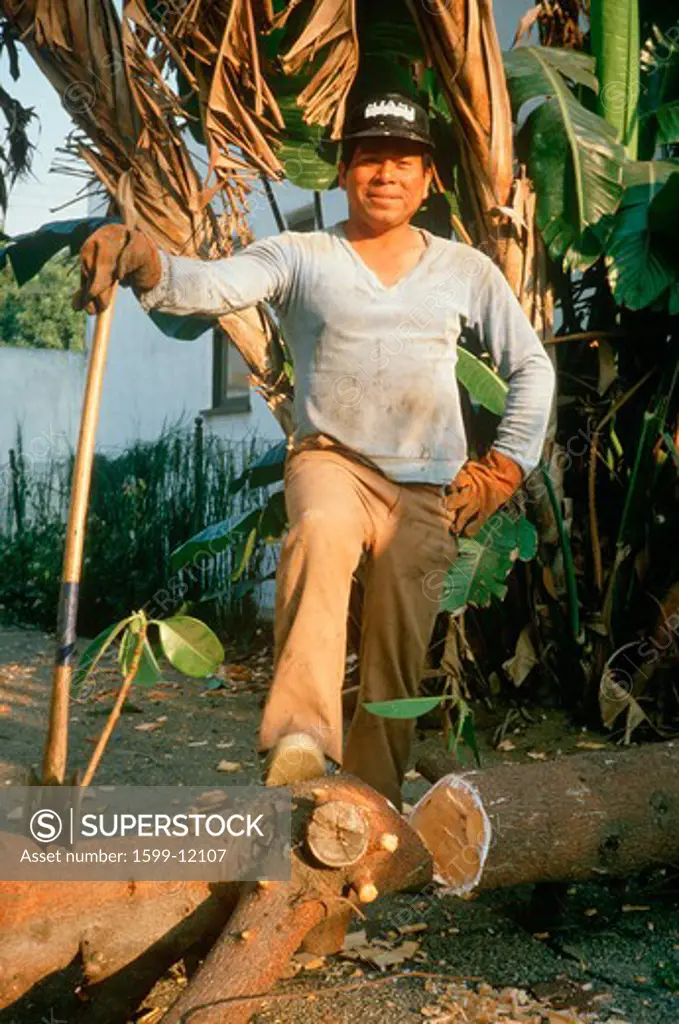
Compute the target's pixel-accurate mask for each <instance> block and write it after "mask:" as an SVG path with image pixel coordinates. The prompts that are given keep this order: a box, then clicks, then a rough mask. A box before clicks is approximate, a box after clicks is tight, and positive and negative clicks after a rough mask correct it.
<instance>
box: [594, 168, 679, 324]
mask: <svg viewBox="0 0 679 1024" xmlns="http://www.w3.org/2000/svg"><path fill="white" fill-rule="evenodd" d="M676 169H677V165H675V164H672V163H671V162H670V161H639V162H636V163H631V164H629V165H627V167H626V169H625V181H626V183H627V188H626V189H625V194H624V197H623V199H622V202H621V204H620V209H619V210H618V212H617V213H616V216H615V218H614V223H613V231H612V233H611V237H610V240H609V242H608V244H607V246H606V260H605V262H606V268H607V273H608V280H609V283H610V286H611V290H612V292H613V297H614V299H615V301H616V302H617V303H618V304H619V305H621V306H627V307H628V308H629V309H644V308H646V307H648V306H651V305H652V304H653V303H654V302H656V301H657V300H658V299H659V298H660V297H661V296H662V295H663V294H664V293H665V292H667V293H668V295H669V289H671V287H672V286H673V285H674V284H675V282H676V280H677V272H676V267H675V266H674V265H673V263H672V261H671V257H672V252H673V251H674V248H675V245H674V241H673V238H672V232H673V230H674V225H675V224H676V212H675V214H674V218H675V219H674V221H670V222H668V223H665V217H666V216H668V213H669V215H670V216H671V213H672V211H673V210H676V208H677V200H676V185H675V184H674V183H673V180H674V179H675V178H676V180H679V175H677V174H673V173H672V172H673V171H675V172H676ZM668 186H670V187H669V188H668V192H667V194H666V196H665V198H662V195H663V193H664V191H665V188H667V187H668ZM656 199H657V201H658V203H659V205H658V206H655V211H656V212H655V214H653V215H652V214H651V211H652V209H653V208H654V204H655V203H656ZM678 212H679V211H678ZM652 216H653V218H654V219H655V222H656V232H655V237H654V233H653V230H652V224H651V217H652ZM664 230H667V231H668V232H670V239H669V240H668V241H669V245H667V244H663V241H662V240H659V239H658V237H657V236H658V235H662V234H663V232H664Z"/></svg>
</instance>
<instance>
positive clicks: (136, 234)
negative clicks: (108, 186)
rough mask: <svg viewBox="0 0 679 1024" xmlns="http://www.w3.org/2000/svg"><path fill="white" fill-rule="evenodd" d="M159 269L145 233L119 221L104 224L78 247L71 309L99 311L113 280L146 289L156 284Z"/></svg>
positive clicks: (105, 303)
mask: <svg viewBox="0 0 679 1024" xmlns="http://www.w3.org/2000/svg"><path fill="white" fill-rule="evenodd" d="M161 272H162V265H161V262H160V253H159V251H158V246H157V245H156V243H155V242H153V241H152V240H151V239H150V238H149V237H148V235H145V234H144V232H143V231H137V230H135V231H130V230H129V229H128V228H126V227H125V226H124V225H123V224H107V225H106V226H105V227H103V228H99V230H98V231H95V232H94V234H92V235H90V237H89V238H88V239H87V241H86V242H85V244H84V245H83V247H82V249H81V250H80V290H79V291H77V292H76V293H75V295H74V296H73V308H74V309H84V310H86V312H88V313H101V311H102V310H103V309H106V307H107V306H108V304H109V303H110V301H111V294H112V292H113V285H114V283H115V282H116V281H120V283H121V284H122V285H124V286H125V287H132V288H134V290H135V291H136V292H147V291H149V290H150V289H151V288H155V286H156V285H157V284H159V283H160V278H161Z"/></svg>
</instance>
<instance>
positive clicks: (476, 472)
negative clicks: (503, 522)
mask: <svg viewBox="0 0 679 1024" xmlns="http://www.w3.org/2000/svg"><path fill="white" fill-rule="evenodd" d="M522 480H523V470H522V469H521V467H520V466H518V465H517V464H516V462H514V460H513V459H510V458H509V456H508V455H503V454H502V452H498V451H496V449H495V448H491V450H490V451H489V452H488V454H487V455H484V456H483V458H482V459H479V461H478V462H473V461H471V460H470V461H469V462H466V463H465V464H464V466H463V467H462V469H461V470H460V472H459V473H458V474H457V476H456V477H455V479H454V480H453V482H452V484H450V485H449V486H448V487H447V488H446V495H447V497H446V499H445V502H446V507H447V509H448V511H449V512H450V513H451V516H452V521H451V525H450V529H451V532H452V533H454V534H456V535H458V534H459V535H462V536H463V537H473V536H474V534H475V533H478V532H479V530H480V529H481V527H482V526H483V524H484V523H485V522H486V521H487V520H488V519H490V517H491V516H492V514H493V512H496V511H497V510H498V509H499V508H500V506H501V505H504V503H505V502H506V501H509V499H510V498H511V496H512V495H513V494H514V492H515V491H516V490H517V488H518V487H520V486H521V482H522Z"/></svg>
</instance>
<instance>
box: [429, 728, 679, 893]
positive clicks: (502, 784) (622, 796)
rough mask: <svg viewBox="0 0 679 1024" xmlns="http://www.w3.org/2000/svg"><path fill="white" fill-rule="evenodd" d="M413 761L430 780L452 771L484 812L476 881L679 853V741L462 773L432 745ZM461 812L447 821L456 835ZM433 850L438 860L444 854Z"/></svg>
mask: <svg viewBox="0 0 679 1024" xmlns="http://www.w3.org/2000/svg"><path fill="white" fill-rule="evenodd" d="M417 768H418V770H419V771H420V772H421V773H422V775H424V777H425V778H426V779H428V780H429V781H430V782H435V781H437V780H439V779H441V778H442V777H443V776H445V775H448V774H452V775H455V776H456V777H457V778H458V779H460V780H462V782H463V783H466V784H467V785H468V787H469V790H470V795H471V793H472V792H473V793H474V794H476V795H477V797H478V799H479V801H480V804H481V806H482V807H483V809H484V810H485V812H486V814H487V816H488V818H489V819H490V823H491V826H492V839H491V843H490V849H489V852H488V856H487V860H486V862H485V865H484V866H483V869H482V872H481V875H480V879H479V881H478V884H477V886H476V887H477V888H478V889H479V890H481V889H497V888H500V887H501V886H508V885H519V884H522V883H526V882H528V883H531V882H553V881H565V880H579V879H586V878H596V877H606V876H622V875H628V874H631V873H632V872H634V871H639V870H641V869H643V868H645V867H648V866H649V865H652V864H663V863H669V862H672V861H675V860H677V859H678V858H679V782H678V781H677V780H678V779H679V748H675V747H674V745H673V744H671V743H665V744H653V745H650V746H647V747H643V748H641V749H634V750H627V751H624V752H621V751H614V750H604V751H601V752H599V751H597V752H592V753H587V754H574V755H571V756H567V757H559V758H557V759H555V760H553V761H547V762H539V763H536V764H516V765H514V764H501V765H497V766H495V767H492V768H488V769H486V770H485V771H474V772H465V773H460V772H459V766H458V765H457V764H456V763H455V761H454V760H453V759H452V758H451V757H450V756H449V755H447V754H445V753H441V754H430V755H428V756H426V757H423V758H422V759H421V760H420V761H419V762H418V765H417ZM464 818H465V816H464V815H461V816H460V819H459V821H460V825H459V826H458V825H456V823H455V822H452V823H451V825H450V827H451V829H452V831H453V833H458V839H457V840H456V841H459V828H460V827H461V826H462V825H463V824H464ZM419 831H420V835H421V837H422V839H423V841H424V842H425V844H426V843H427V835H426V834H424V833H425V831H426V830H424V829H423V830H419ZM430 849H432V848H431V847H430ZM432 854H433V856H434V862H435V868H437V869H438V864H437V860H438V859H439V857H440V856H441V854H440V853H438V854H437V851H436V850H435V849H432ZM464 860H465V858H462V861H464ZM468 860H469V865H470V868H469V870H470V872H472V871H473V870H474V857H473V856H472V855H471V854H470V856H469V858H468ZM462 861H460V862H459V863H458V865H457V866H458V867H459V864H460V863H462ZM462 873H464V872H462Z"/></svg>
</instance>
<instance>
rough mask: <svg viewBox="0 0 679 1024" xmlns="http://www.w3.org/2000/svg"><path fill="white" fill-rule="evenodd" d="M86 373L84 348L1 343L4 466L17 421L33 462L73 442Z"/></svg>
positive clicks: (0, 434)
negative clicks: (80, 350) (70, 349)
mask: <svg viewBox="0 0 679 1024" xmlns="http://www.w3.org/2000/svg"><path fill="white" fill-rule="evenodd" d="M86 372H87V365H86V359H85V356H84V354H82V353H77V352H58V351H53V350H51V349H33V348H15V347H14V346H12V345H0V467H2V466H5V465H6V463H7V461H8V459H9V449H10V448H14V447H15V445H16V437H17V426H20V427H21V432H22V437H23V447H24V454H25V456H26V458H27V459H28V460H29V461H30V462H31V463H32V464H37V463H40V462H44V461H46V460H47V459H48V458H49V456H50V455H52V456H57V457H58V456H59V455H62V454H66V453H67V452H68V451H69V450H70V447H74V446H75V443H76V440H77V436H78V427H79V423H80V405H81V402H82V393H83V388H84V385H85V376H86Z"/></svg>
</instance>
